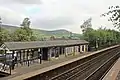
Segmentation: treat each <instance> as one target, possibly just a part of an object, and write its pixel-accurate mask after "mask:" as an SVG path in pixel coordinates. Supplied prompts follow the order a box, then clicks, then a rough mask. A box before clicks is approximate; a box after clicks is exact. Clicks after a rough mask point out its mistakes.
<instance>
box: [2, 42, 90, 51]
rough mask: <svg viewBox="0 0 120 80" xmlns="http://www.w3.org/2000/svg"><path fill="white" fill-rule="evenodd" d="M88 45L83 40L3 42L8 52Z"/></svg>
mask: <svg viewBox="0 0 120 80" xmlns="http://www.w3.org/2000/svg"><path fill="white" fill-rule="evenodd" d="M80 44H88V42H87V41H85V40H50V41H31V42H4V44H3V45H4V46H5V47H6V48H8V49H9V50H21V49H34V48H43V47H57V46H72V45H80Z"/></svg>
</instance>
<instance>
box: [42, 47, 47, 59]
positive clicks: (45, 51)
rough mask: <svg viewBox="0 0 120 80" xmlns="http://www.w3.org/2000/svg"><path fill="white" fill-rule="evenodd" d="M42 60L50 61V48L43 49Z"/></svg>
mask: <svg viewBox="0 0 120 80" xmlns="http://www.w3.org/2000/svg"><path fill="white" fill-rule="evenodd" d="M42 50H43V53H42V59H43V60H48V48H43V49H42Z"/></svg>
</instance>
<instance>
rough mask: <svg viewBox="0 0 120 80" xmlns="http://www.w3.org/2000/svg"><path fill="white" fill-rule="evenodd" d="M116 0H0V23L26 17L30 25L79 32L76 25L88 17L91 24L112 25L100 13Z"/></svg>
mask: <svg viewBox="0 0 120 80" xmlns="http://www.w3.org/2000/svg"><path fill="white" fill-rule="evenodd" d="M118 3H120V1H119V0H0V16H1V18H2V23H3V24H11V25H20V24H21V23H22V21H23V19H24V18H25V17H28V18H30V21H31V28H35V29H44V30H56V29H66V30H69V31H72V32H74V33H81V29H80V25H81V24H82V23H83V22H84V21H85V20H87V19H88V18H90V17H91V18H92V27H93V28H94V29H98V28H99V27H101V26H104V27H107V28H110V29H113V28H114V27H113V25H112V23H111V22H108V20H107V17H100V15H101V14H103V13H105V12H107V11H108V7H109V6H111V5H112V6H115V5H118Z"/></svg>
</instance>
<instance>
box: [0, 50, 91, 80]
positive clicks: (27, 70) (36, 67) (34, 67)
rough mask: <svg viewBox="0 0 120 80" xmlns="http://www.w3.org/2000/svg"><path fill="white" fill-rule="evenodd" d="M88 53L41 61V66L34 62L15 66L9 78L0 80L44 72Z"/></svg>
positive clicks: (5, 79) (5, 78) (4, 79)
mask: <svg viewBox="0 0 120 80" xmlns="http://www.w3.org/2000/svg"><path fill="white" fill-rule="evenodd" d="M89 53H90V52H85V53H77V54H76V55H74V56H73V55H69V56H67V57H65V56H61V57H59V58H58V59H57V58H56V59H55V58H54V59H52V60H50V61H43V62H42V64H39V62H38V61H36V63H34V64H33V65H30V66H29V67H28V66H27V65H23V66H20V65H16V68H15V70H13V71H12V74H11V75H10V76H8V77H3V78H0V80H13V79H16V78H17V80H18V77H20V76H22V75H24V74H26V73H27V74H28V73H31V72H34V71H35V72H36V71H38V70H42V71H45V70H46V69H47V68H50V67H53V65H57V64H59V63H62V62H67V61H69V60H71V59H75V58H78V57H80V56H85V55H87V54H89ZM25 76H30V75H25ZM19 79H22V78H19Z"/></svg>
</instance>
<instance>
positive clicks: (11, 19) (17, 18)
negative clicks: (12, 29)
mask: <svg viewBox="0 0 120 80" xmlns="http://www.w3.org/2000/svg"><path fill="white" fill-rule="evenodd" d="M0 17H1V18H2V23H4V24H13V25H19V24H20V23H21V20H22V19H24V17H25V15H23V14H20V13H17V12H15V11H13V10H11V9H8V8H4V7H0Z"/></svg>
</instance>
